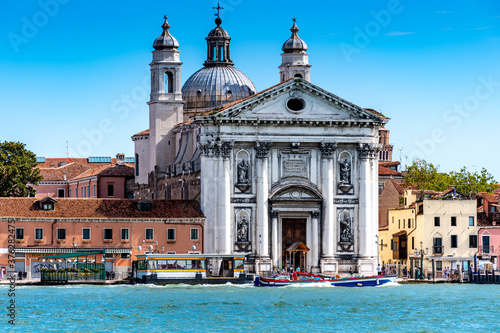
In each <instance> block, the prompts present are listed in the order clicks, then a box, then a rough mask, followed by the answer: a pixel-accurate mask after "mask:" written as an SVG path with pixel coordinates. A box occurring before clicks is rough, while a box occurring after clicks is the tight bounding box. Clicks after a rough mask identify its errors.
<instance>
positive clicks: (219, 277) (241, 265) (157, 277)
mask: <svg viewBox="0 0 500 333" xmlns="http://www.w3.org/2000/svg"><path fill="white" fill-rule="evenodd" d="M137 259H138V260H137V261H136V262H135V264H134V273H133V274H134V277H135V278H134V281H135V282H137V283H153V284H175V283H186V284H225V283H233V284H241V283H252V281H253V275H246V274H245V258H244V257H243V256H241V254H236V255H233V254H158V253H148V254H139V255H137Z"/></svg>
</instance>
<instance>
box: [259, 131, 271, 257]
mask: <svg viewBox="0 0 500 333" xmlns="http://www.w3.org/2000/svg"><path fill="white" fill-rule="evenodd" d="M270 149H271V142H259V141H257V143H256V144H255V157H256V164H257V165H256V167H257V170H256V171H257V198H256V199H257V237H259V235H260V239H261V240H262V242H261V244H258V245H257V254H258V255H260V256H263V257H268V256H269V200H268V196H269V179H268V178H269V175H268V169H269V159H268V155H269V150H270ZM257 239H258V238H257Z"/></svg>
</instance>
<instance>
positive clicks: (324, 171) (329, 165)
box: [315, 142, 337, 264]
mask: <svg viewBox="0 0 500 333" xmlns="http://www.w3.org/2000/svg"><path fill="white" fill-rule="evenodd" d="M336 147H337V143H335V142H322V143H321V144H320V146H319V149H320V151H321V182H322V188H323V198H324V202H323V208H324V213H325V214H324V217H323V233H322V237H323V239H322V245H323V246H322V252H321V256H322V257H333V253H334V249H335V234H336V228H337V225H336V223H335V217H334V207H333V195H334V190H335V189H334V181H335V175H334V172H333V170H334V169H333V155H334V153H335V148H336ZM317 246H319V242H318V243H317ZM315 264H316V263H315Z"/></svg>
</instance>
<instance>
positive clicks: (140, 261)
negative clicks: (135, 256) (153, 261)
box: [137, 260, 146, 269]
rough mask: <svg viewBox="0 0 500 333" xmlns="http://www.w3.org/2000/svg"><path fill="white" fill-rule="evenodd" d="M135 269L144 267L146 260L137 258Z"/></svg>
mask: <svg viewBox="0 0 500 333" xmlns="http://www.w3.org/2000/svg"><path fill="white" fill-rule="evenodd" d="M137 269H146V262H145V261H144V260H139V261H138V262H137Z"/></svg>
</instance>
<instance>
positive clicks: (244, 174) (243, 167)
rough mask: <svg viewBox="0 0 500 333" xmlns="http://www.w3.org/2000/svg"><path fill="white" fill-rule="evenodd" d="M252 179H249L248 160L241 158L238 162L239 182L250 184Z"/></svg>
mask: <svg viewBox="0 0 500 333" xmlns="http://www.w3.org/2000/svg"><path fill="white" fill-rule="evenodd" d="M248 183H250V179H248V162H247V160H241V162H240V163H239V164H238V184H248Z"/></svg>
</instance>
